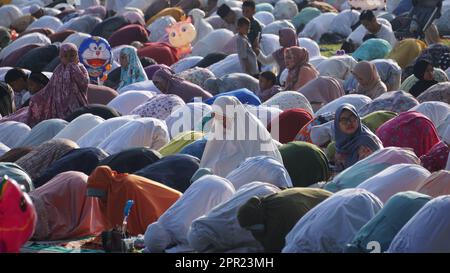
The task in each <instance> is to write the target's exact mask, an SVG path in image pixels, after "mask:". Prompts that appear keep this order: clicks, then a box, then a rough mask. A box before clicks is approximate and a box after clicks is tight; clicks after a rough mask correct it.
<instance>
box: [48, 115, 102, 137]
mask: <svg viewBox="0 0 450 273" xmlns="http://www.w3.org/2000/svg"><path fill="white" fill-rule="evenodd" d="M104 121H105V120H104V119H103V118H101V117H99V116H95V115H92V114H83V115H81V116H79V117H77V118H76V119H74V120H72V121H71V122H70V123H69V124H68V125H67V126H66V127H65V128H64V129H62V130H61V131H60V132H59V133H58V134H57V135H56V136H55V137H54V139H56V138H65V139H70V140H72V141H74V142H77V140H78V139H80V138H81V137H82V136H83V135H84V134H86V133H87V132H88V131H89V130H91V129H92V128H94V127H96V126H97V125H99V124H101V123H102V122H104Z"/></svg>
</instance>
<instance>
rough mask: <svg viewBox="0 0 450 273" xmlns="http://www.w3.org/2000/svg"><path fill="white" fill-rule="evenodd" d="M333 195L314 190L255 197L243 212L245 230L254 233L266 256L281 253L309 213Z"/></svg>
mask: <svg viewBox="0 0 450 273" xmlns="http://www.w3.org/2000/svg"><path fill="white" fill-rule="evenodd" d="M331 195H332V193H331V192H329V191H326V190H322V189H313V188H291V189H287V190H283V191H280V192H278V193H275V194H271V195H268V196H265V197H256V196H255V197H252V198H251V199H250V200H248V201H247V202H246V203H245V204H244V205H242V207H240V208H239V211H238V214H237V218H238V221H239V224H240V225H241V227H243V228H245V229H248V230H250V231H251V232H252V234H253V236H254V237H255V239H257V240H258V241H259V242H260V243H261V244H262V245H263V246H264V251H265V252H281V250H282V248H283V247H284V244H285V241H284V238H285V237H286V235H287V234H288V233H289V232H290V231H291V229H292V228H293V227H294V226H295V224H296V223H297V222H298V221H299V220H300V219H301V218H302V217H303V215H305V214H306V213H307V212H308V211H309V210H311V209H312V208H314V207H315V206H316V205H318V204H319V203H320V202H322V201H323V200H325V199H327V198H328V197H330V196H331Z"/></svg>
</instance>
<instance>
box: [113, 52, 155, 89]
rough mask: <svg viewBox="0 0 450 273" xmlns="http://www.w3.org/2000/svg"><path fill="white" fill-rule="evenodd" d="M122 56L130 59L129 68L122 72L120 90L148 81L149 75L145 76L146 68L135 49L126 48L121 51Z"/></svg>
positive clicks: (123, 69)
mask: <svg viewBox="0 0 450 273" xmlns="http://www.w3.org/2000/svg"><path fill="white" fill-rule="evenodd" d="M120 55H126V56H127V59H128V67H127V68H124V67H122V68H121V71H120V85H119V89H120V88H123V87H125V86H127V85H130V84H132V83H135V82H142V81H147V80H148V78H147V74H145V71H144V67H142V64H141V61H140V60H139V57H138V55H137V51H136V49H135V48H134V47H131V46H126V47H124V48H122V50H121V51H120Z"/></svg>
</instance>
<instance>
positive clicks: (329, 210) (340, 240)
mask: <svg viewBox="0 0 450 273" xmlns="http://www.w3.org/2000/svg"><path fill="white" fill-rule="evenodd" d="M382 207H383V203H381V201H380V200H379V199H378V198H377V197H376V196H375V195H373V194H372V193H370V192H368V191H366V190H364V189H346V190H342V191H340V192H338V193H335V194H333V195H332V196H330V197H329V198H327V199H326V200H325V201H323V202H321V203H320V204H318V205H317V206H315V207H314V208H312V209H311V210H310V211H308V212H307V213H306V214H305V215H304V216H303V217H302V218H301V219H300V220H299V221H298V222H297V223H296V224H295V226H294V227H293V228H292V230H291V231H290V232H289V233H288V234H287V236H286V246H285V247H284V248H283V250H282V252H283V253H341V252H344V250H345V247H346V244H347V242H349V241H350V240H351V239H353V237H354V236H355V235H356V233H357V232H358V231H359V229H360V228H361V227H363V226H364V225H365V224H366V223H367V222H368V221H370V219H372V218H373V217H374V216H375V215H376V214H377V213H378V211H380V210H381V208H382Z"/></svg>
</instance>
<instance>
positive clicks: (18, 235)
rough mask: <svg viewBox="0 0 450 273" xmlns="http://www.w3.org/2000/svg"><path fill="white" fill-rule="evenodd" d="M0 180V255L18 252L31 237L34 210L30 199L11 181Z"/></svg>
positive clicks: (34, 222) (34, 221)
mask: <svg viewBox="0 0 450 273" xmlns="http://www.w3.org/2000/svg"><path fill="white" fill-rule="evenodd" d="M1 179H2V180H0V253H6V252H10V253H11V252H16V253H17V252H19V250H20V248H21V247H22V245H23V244H24V243H26V242H27V241H28V239H29V238H30V237H31V235H33V232H34V227H35V226H36V210H35V209H34V206H33V203H32V202H31V200H30V197H28V195H27V194H26V193H24V192H22V190H21V189H20V186H19V184H17V183H16V182H15V181H12V180H3V177H2V178H1Z"/></svg>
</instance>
